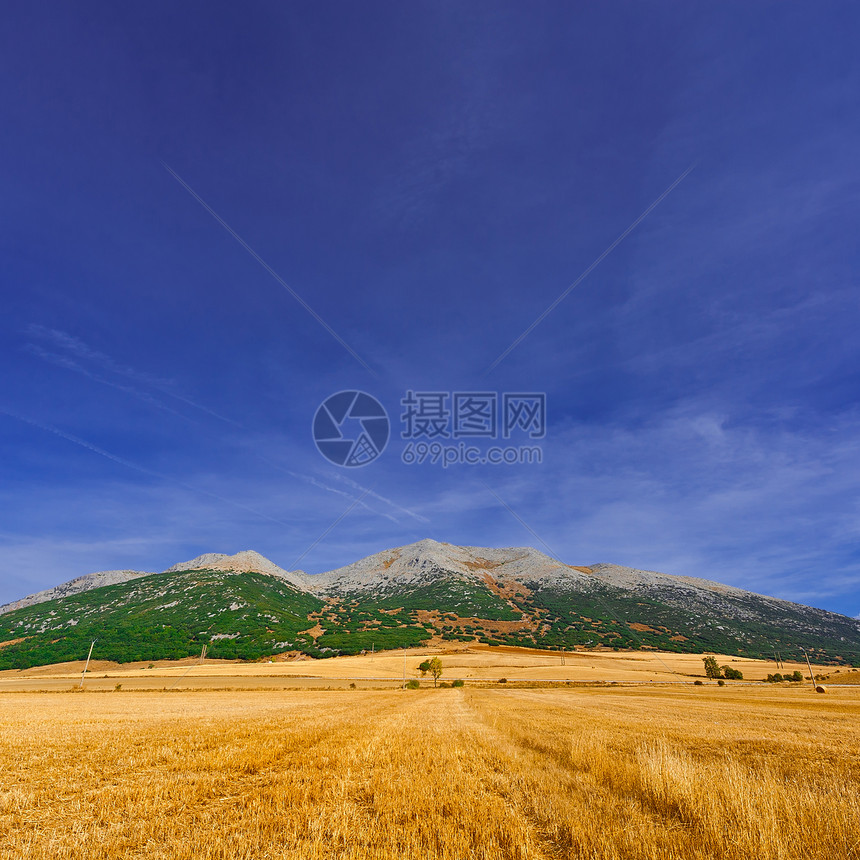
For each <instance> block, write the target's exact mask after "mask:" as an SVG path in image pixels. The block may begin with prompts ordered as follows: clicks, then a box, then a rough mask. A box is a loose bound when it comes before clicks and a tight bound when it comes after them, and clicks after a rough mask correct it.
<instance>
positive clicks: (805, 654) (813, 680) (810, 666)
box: [800, 648, 815, 690]
mask: <svg viewBox="0 0 860 860" xmlns="http://www.w3.org/2000/svg"><path fill="white" fill-rule="evenodd" d="M800 650H801V651H803V656H804V657H806V665H807V666H809V680H810V681H812V689H813V690H814V689H815V674H814V673H813V671H812V663H810V662H809V654H807V653H806V649H805V648H801V649H800Z"/></svg>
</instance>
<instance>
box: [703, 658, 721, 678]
mask: <svg viewBox="0 0 860 860" xmlns="http://www.w3.org/2000/svg"><path fill="white" fill-rule="evenodd" d="M702 662H704V664H705V674H706V675H707V676H708V677H709V678H722V677H723V670H722V669H721V668H720V667H719V665H718V664H717V658H716V657H712V656H708V657H703V658H702Z"/></svg>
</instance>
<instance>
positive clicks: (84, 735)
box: [0, 687, 860, 860]
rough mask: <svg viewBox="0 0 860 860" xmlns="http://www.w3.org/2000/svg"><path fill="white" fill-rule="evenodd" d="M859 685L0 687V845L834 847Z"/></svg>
mask: <svg viewBox="0 0 860 860" xmlns="http://www.w3.org/2000/svg"><path fill="white" fill-rule="evenodd" d="M858 716H860V690H852V689H841V690H838V691H831V692H828V693H827V694H826V695H824V696H816V695H815V694H814V693H813V692H812V691H811V690H809V688H805V689H803V690H795V689H786V688H781V689H761V688H729V687H727V688H723V689H720V688H715V687H704V688H691V689H653V690H643V689H641V688H634V689H630V688H627V689H565V690H557V691H556V690H504V689H469V688H468V687H466V688H465V689H462V690H458V689H439V690H433V689H424V690H419V691H399V690H397V691H333V692H320V691H300V692H284V691H278V692H275V691H263V690H260V691H253V692H243V693H240V692H232V693H231V692H205V691H203V692H181V693H157V692H133V693H132V692H128V693H127V692H117V693H96V692H84V693H79V694H75V693H42V694H34V693H6V694H2V695H0V732H2V734H0V766H1V767H2V773H3V778H2V789H0V857H2V858H4V860H6V858H14V860H19V858H25V857H26V858H31V860H43V858H51V860H55V858H56V860H59V858H87V860H95V858H120V857H122V858H136V857H147V858H164V860H167V858H170V860H183V858H187V860H192V858H193V860H207V858H225V860H226V858H230V860H233V858H236V860H238V858H248V860H250V858H284V860H293V858H295V860H299V858H301V860H306V858H356V860H359V858H362V859H363V858H415V860H426V858H451V860H467V858H481V860H483V858H558V857H571V858H574V857H575V858H580V857H584V858H606V860H609V858H618V860H621V858H625V860H627V858H648V860H657V858H660V860H665V858H678V860H693V858H705V857H707V858H712V857H714V858H717V857H718V858H737V860H741V859H742V860H747V858H752V857H754V858H821V860H835V858H850V857H857V856H860V842H858V840H860V737H858V733H857V725H858V719H857V718H858Z"/></svg>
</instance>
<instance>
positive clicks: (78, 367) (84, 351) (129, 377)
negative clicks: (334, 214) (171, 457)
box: [25, 324, 244, 429]
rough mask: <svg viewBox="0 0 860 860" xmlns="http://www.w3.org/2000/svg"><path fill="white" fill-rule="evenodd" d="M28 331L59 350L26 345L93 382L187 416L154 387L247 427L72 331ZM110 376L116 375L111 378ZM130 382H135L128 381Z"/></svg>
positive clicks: (37, 327)
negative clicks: (106, 352) (82, 338)
mask: <svg viewBox="0 0 860 860" xmlns="http://www.w3.org/2000/svg"><path fill="white" fill-rule="evenodd" d="M26 331H27V334H28V335H29V336H30V337H32V338H34V339H35V340H36V341H41V342H42V343H48V344H50V345H51V346H52V347H53V349H54V350H59V352H51V351H49V350H47V349H45V348H44V347H43V346H41V345H40V343H36V342H32V341H31V342H29V343H27V344H26V345H25V349H26V350H27V351H28V352H29V353H30V354H31V355H34V356H36V357H37V358H41V359H42V360H44V361H47V362H50V363H51V364H54V365H56V366H57V367H62V368H64V369H66V370H71V371H73V372H75V373H79V374H81V375H82V376H85V377H87V378H88V379H91V380H93V381H94V382H98V383H99V384H101V385H107V386H110V387H112V388H115V389H117V390H119V391H123V392H125V393H127V394H130V395H132V396H133V397H137V398H138V399H139V400H142V401H143V402H144V403H147V404H149V405H150V406H153V407H154V408H156V409H161V410H164V411H167V412H171V413H172V414H174V415H179V416H181V417H187V416H184V415H183V414H182V413H181V412H178V411H177V410H175V409H173V408H171V407H169V406H167V405H166V404H165V403H163V402H162V401H161V400H159V399H158V398H157V397H154V396H153V395H152V394H151V393H150V392H148V391H146V390H145V389H146V388H150V389H154V390H155V391H157V392H159V393H160V394H162V395H163V396H165V397H169V398H171V399H172V400H174V401H178V402H180V403H184V404H185V405H186V406H190V407H191V408H192V409H194V410H196V411H197V412H200V413H203V414H205V415H208V416H209V417H211V418H215V419H217V420H218V421H222V422H224V423H225V424H230V425H231V426H233V427H236V428H239V429H244V428H243V426H242V424H240V423H239V422H238V421H234V420H233V419H232V418H228V417H227V416H225V415H222V414H220V413H219V412H216V411H215V410H214V409H210V408H209V407H208V406H206V405H204V404H202V403H200V402H198V401H197V400H195V399H193V398H191V397H189V396H187V395H186V394H183V393H182V392H179V391H177V390H176V383H175V381H174V380H170V379H162V378H160V377H157V376H154V375H152V374H149V373H146V372H143V371H140V370H137V369H135V368H133V367H129V366H128V365H124V364H121V363H119V362H117V361H115V360H114V359H113V358H111V357H110V356H109V355H107V354H105V353H104V352H100V351H99V350H97V349H93V348H92V347H91V346H89V344H87V343H85V342H84V341H83V340H81V339H80V338H77V337H74V336H73V335H70V334H68V333H67V332H64V331H60V330H58V329H53V328H48V327H46V326H42V325H38V324H32V325H30V326H28V327H27V330H26ZM111 377H115V378H113V379H112V378H111ZM117 378H118V379H122V380H125V382H118V381H117ZM129 382H131V383H134V384H132V385H129V384H128V383H129Z"/></svg>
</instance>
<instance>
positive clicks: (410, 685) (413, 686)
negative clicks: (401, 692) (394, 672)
mask: <svg viewBox="0 0 860 860" xmlns="http://www.w3.org/2000/svg"><path fill="white" fill-rule="evenodd" d="M420 686H421V682H420V681H416V680H415V678H411V679H410V680H409V681H407V682H406V689H407V690H417V689H418V688H419V687H420Z"/></svg>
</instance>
